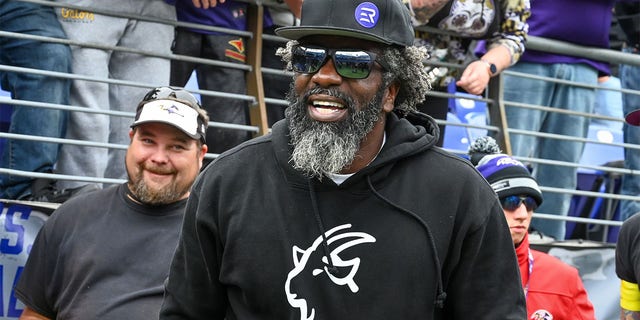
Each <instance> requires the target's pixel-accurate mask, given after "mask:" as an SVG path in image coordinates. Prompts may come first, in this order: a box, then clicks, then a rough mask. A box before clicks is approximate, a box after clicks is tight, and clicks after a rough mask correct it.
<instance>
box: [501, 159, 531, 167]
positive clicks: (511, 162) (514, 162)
mask: <svg viewBox="0 0 640 320" xmlns="http://www.w3.org/2000/svg"><path fill="white" fill-rule="evenodd" d="M506 165H513V166H521V167H524V164H522V162H520V161H518V160H516V159H513V158H510V157H502V158H500V159H498V162H496V166H506Z"/></svg>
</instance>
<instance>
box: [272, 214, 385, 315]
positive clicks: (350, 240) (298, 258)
mask: <svg viewBox="0 0 640 320" xmlns="http://www.w3.org/2000/svg"><path fill="white" fill-rule="evenodd" d="M350 228H351V225H350V224H344V225H340V226H337V227H335V228H333V229H331V230H329V231H327V232H325V234H324V236H325V237H326V245H327V246H329V247H330V248H332V249H330V250H331V251H330V252H329V256H330V258H331V261H332V263H333V265H334V266H335V267H336V268H337V269H338V271H339V272H337V275H334V274H332V273H330V272H329V259H328V257H327V256H326V255H325V254H324V250H323V243H322V242H323V237H322V235H321V236H318V237H317V238H316V239H315V241H313V244H312V245H311V246H310V247H309V248H307V249H300V248H299V247H298V246H293V265H294V267H293V270H291V271H290V272H289V274H288V276H287V281H286V282H285V285H284V290H285V292H286V294H287V301H289V304H290V305H291V306H292V307H294V308H296V309H299V310H300V320H313V319H314V318H315V313H316V311H315V308H314V307H313V306H312V305H309V303H308V302H307V299H306V298H305V297H303V296H301V293H300V292H293V291H292V285H291V284H292V281H294V279H295V278H296V277H305V276H309V275H310V276H311V277H312V278H315V277H327V278H328V279H329V280H330V281H331V282H333V283H334V284H336V285H338V286H346V287H347V288H348V289H349V290H350V291H351V292H352V293H356V292H358V290H359V287H358V285H357V284H356V281H355V276H356V273H357V272H358V269H359V268H360V258H358V257H351V256H349V257H348V259H347V260H344V259H343V258H344V257H341V254H342V255H343V256H345V254H344V253H343V251H345V250H346V249H349V248H352V247H354V246H357V245H360V244H363V243H372V242H376V239H375V238H374V237H373V236H371V235H369V234H367V233H364V232H349V231H347V230H348V229H350Z"/></svg>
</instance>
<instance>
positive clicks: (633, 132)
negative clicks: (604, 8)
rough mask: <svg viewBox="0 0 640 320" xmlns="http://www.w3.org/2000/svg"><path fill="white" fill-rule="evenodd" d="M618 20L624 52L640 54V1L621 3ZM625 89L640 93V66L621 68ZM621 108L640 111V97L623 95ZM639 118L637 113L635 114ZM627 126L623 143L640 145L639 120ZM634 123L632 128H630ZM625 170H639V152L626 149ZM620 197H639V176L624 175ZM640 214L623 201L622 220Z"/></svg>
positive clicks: (634, 205)
mask: <svg viewBox="0 0 640 320" xmlns="http://www.w3.org/2000/svg"><path fill="white" fill-rule="evenodd" d="M615 14H616V18H617V19H618V23H619V25H620V28H621V29H622V31H624V34H625V36H626V42H625V45H624V47H623V49H622V50H623V51H624V52H628V53H632V54H636V55H640V1H638V0H626V1H625V0H620V1H618V2H617V3H616V7H615ZM619 72H620V82H621V85H622V88H624V89H630V90H640V66H637V65H636V66H632V65H626V64H623V65H620V69H619ZM622 106H623V110H624V113H625V114H629V113H631V112H632V111H634V110H640V95H638V94H631V93H623V100H622ZM636 115H637V114H636ZM629 120H631V121H627V122H628V123H627V124H625V125H624V142H625V143H633V144H637V145H640V128H639V127H637V126H638V125H640V120H638V117H634V116H632V117H631V118H630V119H629ZM629 124H631V125H629ZM624 162H625V163H624V164H625V166H624V167H625V168H627V169H631V170H637V172H638V171H640V150H638V149H629V148H625V159H624ZM620 193H621V194H625V195H632V196H640V176H637V175H624V176H623V177H622V186H621V190H620ZM639 211H640V202H638V201H627V200H623V201H621V202H620V218H621V220H623V221H624V220H626V219H627V218H629V217H630V216H632V215H634V214H635V213H637V212H639Z"/></svg>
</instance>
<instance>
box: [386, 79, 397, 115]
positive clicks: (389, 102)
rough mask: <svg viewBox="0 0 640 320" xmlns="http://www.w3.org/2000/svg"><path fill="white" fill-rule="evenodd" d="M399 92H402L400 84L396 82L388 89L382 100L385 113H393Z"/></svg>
mask: <svg viewBox="0 0 640 320" xmlns="http://www.w3.org/2000/svg"><path fill="white" fill-rule="evenodd" d="M398 92H400V84H399V83H398V82H396V81H394V82H393V83H392V84H390V85H389V87H387V90H386V94H385V95H384V97H383V98H382V110H383V111H384V112H386V113H389V112H391V111H393V109H394V108H395V102H396V97H397V96H398Z"/></svg>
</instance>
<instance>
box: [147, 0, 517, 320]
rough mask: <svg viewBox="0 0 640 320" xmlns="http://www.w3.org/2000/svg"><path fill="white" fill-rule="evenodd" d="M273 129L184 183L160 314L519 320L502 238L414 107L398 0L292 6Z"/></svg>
mask: <svg viewBox="0 0 640 320" xmlns="http://www.w3.org/2000/svg"><path fill="white" fill-rule="evenodd" d="M276 33H277V34H279V35H280V36H283V37H286V38H289V39H291V40H292V41H290V42H289V43H287V46H286V48H282V49H281V50H279V55H281V56H282V58H283V60H284V61H285V62H286V63H287V64H288V67H289V68H290V69H291V70H293V71H294V72H295V76H294V81H293V84H292V86H291V90H290V92H289V94H288V100H289V102H290V106H289V107H288V109H287V110H286V119H284V120H283V121H280V122H278V123H276V124H275V125H274V126H273V130H272V133H271V134H270V135H266V136H263V137H260V138H257V139H254V140H251V141H248V142H246V143H244V144H242V145H240V146H238V147H236V148H234V149H231V150H229V151H228V152H226V153H224V154H223V155H221V156H220V157H219V158H217V159H216V160H215V161H214V162H213V163H212V164H211V165H209V166H208V167H207V168H206V169H205V171H204V172H203V173H202V174H201V176H200V177H199V178H198V180H197V181H196V183H195V184H194V188H193V190H192V193H191V195H190V198H189V201H188V204H187V209H186V213H185V220H184V224H183V230H182V233H181V238H180V240H179V243H178V247H177V250H176V254H175V256H174V260H173V263H172V266H171V271H170V275H169V279H168V282H167V284H166V286H165V298H164V302H163V307H162V310H161V312H160V319H164V320H167V319H225V318H226V319H419V318H420V319H468V318H474V319H487V320H489V319H490V320H495V319H524V318H525V317H526V310H525V300H524V294H523V289H522V286H521V284H520V281H519V273H518V266H517V262H516V258H515V252H514V249H513V243H512V242H511V236H510V234H509V230H508V227H507V224H506V221H505V219H504V215H503V213H502V209H501V207H500V203H499V202H498V200H497V198H496V195H495V193H494V192H493V190H492V189H491V187H490V186H489V185H488V184H487V182H486V181H485V180H484V179H483V178H482V176H481V175H480V174H479V173H478V172H477V171H476V170H475V168H474V167H473V166H472V165H471V164H470V163H468V162H467V161H464V160H463V159H461V158H459V157H457V156H455V155H452V154H449V153H447V152H445V151H443V150H441V149H440V148H438V147H435V146H434V144H435V143H436V141H437V140H438V135H439V133H438V129H437V125H436V124H435V121H434V120H433V119H431V118H430V117H428V116H426V115H424V114H419V113H416V112H414V110H415V105H416V104H417V103H418V102H420V101H421V100H422V99H423V97H424V96H425V94H426V92H427V90H428V88H429V84H428V82H427V80H426V79H427V75H426V73H425V71H424V68H423V66H422V59H423V58H424V55H425V53H424V49H422V48H418V47H415V46H413V37H414V33H413V29H412V27H411V21H410V17H409V12H408V10H407V9H406V7H405V6H403V5H402V3H401V1H399V0H371V1H366V2H365V1H361V0H353V1H351V0H350V1H345V0H305V1H304V3H303V8H302V21H301V25H300V26H299V27H284V28H280V29H278V30H277V31H276Z"/></svg>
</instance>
